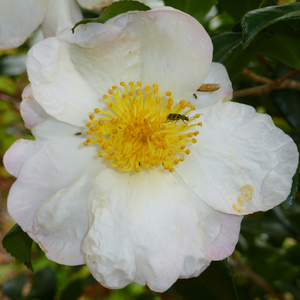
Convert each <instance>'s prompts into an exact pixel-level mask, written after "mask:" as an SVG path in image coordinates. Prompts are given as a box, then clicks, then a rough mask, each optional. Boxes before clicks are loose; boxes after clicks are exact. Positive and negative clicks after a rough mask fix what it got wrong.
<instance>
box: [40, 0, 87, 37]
mask: <svg viewBox="0 0 300 300" xmlns="http://www.w3.org/2000/svg"><path fill="white" fill-rule="evenodd" d="M80 20H82V14H81V12H80V9H79V7H78V5H77V3H76V2H75V1H74V0H63V1H62V0H51V1H48V5H47V11H46V15H45V18H44V20H43V23H42V29H43V33H44V36H45V37H51V36H56V35H57V34H59V33H61V32H62V31H63V30H65V29H69V30H70V29H71V28H72V27H73V26H74V25H75V24H76V23H77V22H79V21H80Z"/></svg>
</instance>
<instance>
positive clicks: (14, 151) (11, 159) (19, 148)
mask: <svg viewBox="0 0 300 300" xmlns="http://www.w3.org/2000/svg"><path fill="white" fill-rule="evenodd" d="M22 98H23V100H22V102H21V115H22V117H23V119H24V121H25V126H26V127H27V128H29V129H32V128H33V127H35V126H36V125H37V124H39V123H41V122H43V121H45V120H47V119H52V118H51V117H50V116H49V115H47V114H46V112H45V111H44V110H43V109H42V107H41V106H40V105H39V104H38V103H37V102H36V101H35V99H34V98H33V96H32V93H31V87H30V84H29V85H28V86H26V87H25V89H24V91H23V93H22ZM41 146H42V143H41V142H40V141H32V140H25V139H20V140H18V141H16V142H15V143H14V144H13V145H12V146H11V147H10V148H9V149H8V151H7V152H6V153H5V155H4V157H3V162H4V165H5V168H6V170H7V171H8V172H9V173H10V174H11V175H13V176H15V177H18V176H19V172H20V170H21V167H22V165H23V163H24V162H25V161H26V160H27V159H28V158H29V157H31V156H32V155H33V154H35V153H36V152H37V151H38V150H39V149H40V148H41Z"/></svg>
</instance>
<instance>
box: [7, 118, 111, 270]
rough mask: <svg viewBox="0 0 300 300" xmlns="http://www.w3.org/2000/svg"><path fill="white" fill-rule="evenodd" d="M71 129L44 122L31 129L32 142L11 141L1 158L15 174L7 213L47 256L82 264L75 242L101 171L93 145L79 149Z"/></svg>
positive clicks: (79, 138) (78, 140)
mask: <svg viewBox="0 0 300 300" xmlns="http://www.w3.org/2000/svg"><path fill="white" fill-rule="evenodd" d="M77 130H78V128H76V127H74V126H70V125H67V124H64V123H61V122H59V121H56V120H54V119H52V120H51V119H49V120H45V121H43V122H41V123H39V124H37V125H36V126H35V127H34V128H33V129H32V132H33V134H34V135H35V137H36V139H37V141H28V142H27V143H30V146H31V148H30V147H29V146H28V145H27V144H26V143H25V142H24V141H23V142H21V143H20V142H19V143H18V142H16V143H15V144H14V145H13V148H12V150H9V151H8V153H9V154H8V158H6V166H8V168H9V170H10V166H12V165H13V161H14V160H15V164H16V166H17V167H18V170H17V171H18V173H19V174H18V180H17V181H16V182H15V183H14V184H13V186H12V188H11V190H10V193H9V196H8V211H9V213H10V215H11V216H12V218H13V219H14V220H15V221H16V222H17V223H18V224H19V225H20V226H21V227H22V229H23V230H24V231H26V232H27V233H28V234H29V235H30V236H31V237H32V238H33V239H34V240H35V241H36V242H38V243H39V245H40V246H41V248H42V249H43V250H44V251H45V252H46V255H47V257H48V258H50V259H51V260H53V261H56V262H59V263H64V264H69V265H74V264H82V263H84V262H85V257H84V255H83V253H82V252H81V244H82V241H83V238H84V236H85V234H86V233H87V230H88V210H87V206H88V197H89V191H90V188H91V185H92V182H93V179H94V178H95V177H96V176H97V174H98V173H99V172H101V170H102V169H103V168H105V164H103V163H102V160H99V158H98V157H97V156H96V153H97V152H96V151H95V149H94V147H84V146H83V144H82V142H83V141H84V137H82V136H75V135H74V133H76V131H77ZM24 144H25V145H24ZM35 145H37V146H36V147H35ZM38 147H39V148H38ZM27 149H29V150H30V153H26V154H24V153H23V152H22V151H24V150H26V151H27ZM32 149H33V150H32ZM15 153H16V154H15ZM17 167H15V168H16V169H17Z"/></svg>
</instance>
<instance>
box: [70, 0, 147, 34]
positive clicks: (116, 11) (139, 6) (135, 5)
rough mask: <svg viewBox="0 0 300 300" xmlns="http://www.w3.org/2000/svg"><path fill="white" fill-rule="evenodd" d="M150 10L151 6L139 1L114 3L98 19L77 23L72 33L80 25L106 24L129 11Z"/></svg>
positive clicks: (123, 0) (130, 0)
mask: <svg viewBox="0 0 300 300" xmlns="http://www.w3.org/2000/svg"><path fill="white" fill-rule="evenodd" d="M149 9H150V7H149V6H147V5H145V4H143V3H141V2H138V1H133V0H122V1H118V2H114V3H112V4H111V5H109V6H108V7H107V8H106V9H105V10H104V11H103V13H102V14H101V15H100V16H99V17H98V18H95V19H84V20H82V21H80V22H78V23H76V24H75V26H74V27H73V28H72V32H73V33H74V30H75V28H76V27H77V26H78V25H80V24H88V23H91V22H97V23H105V22H106V21H107V20H109V19H111V18H113V17H115V16H117V15H120V14H123V13H126V12H128V11H134V10H140V11H145V10H149Z"/></svg>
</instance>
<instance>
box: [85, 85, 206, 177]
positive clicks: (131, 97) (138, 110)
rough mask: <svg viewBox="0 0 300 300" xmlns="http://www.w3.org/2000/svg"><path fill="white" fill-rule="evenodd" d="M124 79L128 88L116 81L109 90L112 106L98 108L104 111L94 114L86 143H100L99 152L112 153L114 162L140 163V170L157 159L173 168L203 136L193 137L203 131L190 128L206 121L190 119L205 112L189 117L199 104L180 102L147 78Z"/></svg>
mask: <svg viewBox="0 0 300 300" xmlns="http://www.w3.org/2000/svg"><path fill="white" fill-rule="evenodd" d="M120 85H121V87H122V88H118V87H116V86H113V87H112V89H111V90H109V91H108V93H109V95H110V96H107V95H104V96H103V99H105V100H106V101H108V109H109V110H108V111H103V110H100V109H99V108H95V109H94V112H95V114H97V115H98V114H99V117H98V116H97V117H96V115H95V114H91V115H90V116H89V118H90V120H91V121H90V122H88V123H87V124H86V126H87V127H88V128H89V129H88V131H87V133H88V134H89V135H90V136H91V137H89V138H88V139H87V140H86V141H85V142H84V143H83V144H84V145H85V146H87V145H89V144H99V148H101V151H100V152H99V153H98V156H99V157H103V156H106V159H107V160H109V161H110V164H111V165H112V166H113V167H119V168H120V169H122V170H123V171H130V170H132V169H133V168H134V170H135V171H136V172H139V171H140V166H144V167H145V168H150V169H153V167H154V166H155V165H162V166H163V167H164V168H165V169H166V170H169V171H170V172H173V171H174V166H175V165H177V164H178V163H179V162H182V161H184V156H182V154H186V155H189V154H190V150H189V149H186V144H187V143H190V142H191V143H196V142H197V140H196V139H195V138H192V137H193V136H197V135H198V134H199V131H194V132H187V131H188V129H191V128H192V127H195V126H202V123H201V122H200V123H197V124H190V122H191V121H194V120H195V119H198V118H199V117H200V114H197V115H195V116H194V117H188V116H187V114H188V113H189V112H191V111H192V110H195V107H194V106H193V105H192V104H191V103H190V102H189V103H186V101H185V100H181V101H180V102H179V104H177V105H176V106H175V107H174V100H173V97H172V94H171V93H170V92H166V93H165V96H162V95H161V94H160V93H159V92H158V85H157V84H153V87H152V88H151V87H150V86H146V87H145V88H144V91H142V89H141V86H142V83H141V82H137V83H136V84H135V83H134V82H129V85H128V86H126V85H125V83H124V82H121V83H120ZM163 102H164V103H163ZM186 108H188V109H187V110H186V111H185V112H184V113H182V110H185V109H186Z"/></svg>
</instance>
